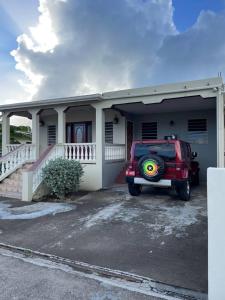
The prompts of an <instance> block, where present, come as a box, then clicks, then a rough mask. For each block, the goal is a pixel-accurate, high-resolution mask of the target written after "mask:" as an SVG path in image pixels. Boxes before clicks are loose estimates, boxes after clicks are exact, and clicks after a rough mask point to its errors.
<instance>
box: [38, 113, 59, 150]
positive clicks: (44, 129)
mask: <svg viewBox="0 0 225 300" xmlns="http://www.w3.org/2000/svg"><path fill="white" fill-rule="evenodd" d="M40 119H41V120H42V121H43V122H44V126H41V127H40V153H41V152H43V151H44V150H45V149H46V148H47V147H48V126H49V125H56V128H57V123H58V116H57V114H56V112H52V115H50V116H45V117H44V116H43V117H40ZM57 138H58V135H57V130H56V139H57Z"/></svg>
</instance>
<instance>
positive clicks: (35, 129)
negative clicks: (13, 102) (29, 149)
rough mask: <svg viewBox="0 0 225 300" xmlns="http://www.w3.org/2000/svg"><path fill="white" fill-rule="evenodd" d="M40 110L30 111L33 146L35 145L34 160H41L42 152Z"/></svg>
mask: <svg viewBox="0 0 225 300" xmlns="http://www.w3.org/2000/svg"><path fill="white" fill-rule="evenodd" d="M39 112H40V110H39V109H33V110H31V111H30V113H31V115H32V144H34V145H35V153H34V158H35V159H36V160H37V159H38V158H39V151H40V116H39Z"/></svg>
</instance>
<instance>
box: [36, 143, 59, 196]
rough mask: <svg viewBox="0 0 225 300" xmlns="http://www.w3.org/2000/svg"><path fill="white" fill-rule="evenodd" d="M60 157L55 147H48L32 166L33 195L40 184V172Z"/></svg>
mask: <svg viewBox="0 0 225 300" xmlns="http://www.w3.org/2000/svg"><path fill="white" fill-rule="evenodd" d="M59 157H62V155H60V152H59V151H58V148H57V147H56V146H50V147H49V148H48V149H47V150H46V151H45V152H44V153H43V156H42V157H40V159H39V160H37V162H36V163H35V164H34V166H33V167H32V169H31V172H32V181H33V184H32V192H33V193H34V192H35V191H36V189H37V188H38V186H39V185H40V184H41V182H42V170H43V168H44V167H45V166H46V165H47V164H48V163H49V161H50V160H53V159H56V158H59Z"/></svg>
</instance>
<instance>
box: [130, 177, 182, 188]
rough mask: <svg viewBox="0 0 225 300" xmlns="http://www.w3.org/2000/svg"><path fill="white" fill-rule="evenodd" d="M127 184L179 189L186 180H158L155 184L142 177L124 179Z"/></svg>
mask: <svg viewBox="0 0 225 300" xmlns="http://www.w3.org/2000/svg"><path fill="white" fill-rule="evenodd" d="M126 181H127V183H130V184H138V185H149V186H156V187H157V186H158V187H181V186H182V185H183V184H184V182H185V181H186V180H176V179H173V180H171V179H160V180H159V181H157V182H154V181H149V180H146V179H144V178H142V177H131V176H127V177H126Z"/></svg>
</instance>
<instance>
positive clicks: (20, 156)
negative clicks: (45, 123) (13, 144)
mask: <svg viewBox="0 0 225 300" xmlns="http://www.w3.org/2000/svg"><path fill="white" fill-rule="evenodd" d="M34 150H35V145H33V144H22V145H20V146H19V147H17V148H16V149H15V150H13V151H11V152H9V153H7V154H6V155H4V156H3V157H1V158H0V165H1V171H0V181H2V180H3V179H4V178H6V177H7V176H9V175H10V174H11V173H13V172H14V171H15V170H16V169H18V168H19V167H21V166H22V165H23V164H25V163H28V162H32V161H34V153H35V151H34Z"/></svg>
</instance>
